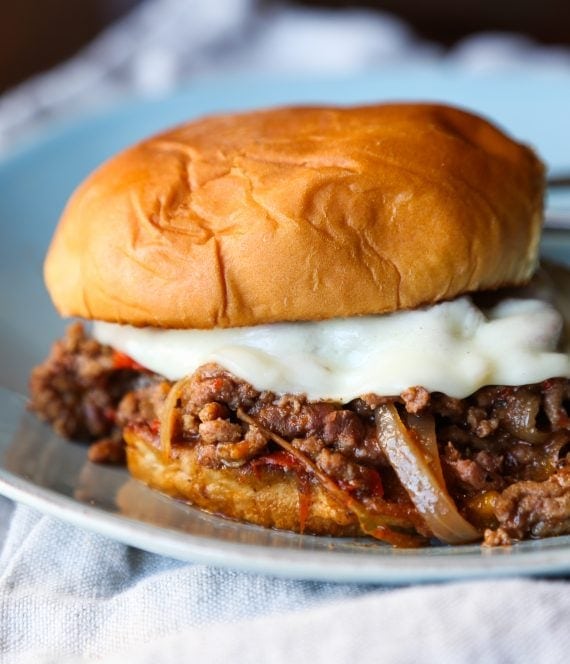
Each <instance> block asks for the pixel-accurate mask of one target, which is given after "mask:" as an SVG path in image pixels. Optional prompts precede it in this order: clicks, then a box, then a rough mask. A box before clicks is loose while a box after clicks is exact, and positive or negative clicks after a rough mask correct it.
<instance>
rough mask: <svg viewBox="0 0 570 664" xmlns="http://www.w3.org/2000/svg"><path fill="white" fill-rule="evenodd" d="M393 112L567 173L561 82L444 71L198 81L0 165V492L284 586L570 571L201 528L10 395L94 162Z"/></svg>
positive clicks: (568, 80)
mask: <svg viewBox="0 0 570 664" xmlns="http://www.w3.org/2000/svg"><path fill="white" fill-rule="evenodd" d="M404 99H418V100H441V101H447V102H452V103H455V104H459V105H462V106H466V107H469V108H472V109H474V110H476V111H479V112H481V113H483V114H485V115H487V116H489V117H490V118H492V119H493V120H495V121H496V122H498V123H499V124H501V125H503V126H504V127H508V129H509V131H510V132H511V133H512V134H514V135H515V136H517V137H518V138H519V139H522V140H524V141H526V142H528V143H531V144H533V145H534V146H535V147H536V148H537V149H538V150H539V152H540V153H541V154H542V155H543V157H544V158H545V159H546V161H547V162H548V164H549V166H550V167H551V168H552V169H553V170H558V171H561V170H564V169H565V168H566V169H567V168H568V166H569V165H570V129H569V126H568V123H569V119H570V76H563V75H560V74H559V75H552V76H549V77H541V78H536V77H532V76H530V75H522V74H520V75H516V76H508V77H507V76H493V77H482V76H476V75H469V76H466V75H464V74H460V73H459V72H457V71H456V70H453V69H445V68H442V69H440V70H437V71H434V70H431V69H425V70H423V69H413V70H401V69H399V70H394V72H393V73H384V74H378V75H374V76H365V77H358V78H350V79H344V80H339V79H336V80H320V81H315V80H278V81H276V80H269V81H259V80H247V79H243V78H241V79H239V80H233V81H209V82H202V83H200V84H196V85H194V86H192V87H189V88H187V89H185V90H182V91H179V92H177V93H175V94H172V95H170V96H168V97H165V98H163V99H155V100H139V101H133V102H131V103H128V104H124V105H122V106H120V107H118V108H114V109H110V110H108V111H107V112H103V113H100V114H98V115H94V116H91V117H88V118H82V119H79V120H75V121H74V122H72V123H68V124H66V125H61V126H57V127H52V128H51V130H50V131H49V132H48V133H45V134H43V135H41V136H36V137H34V138H33V140H30V141H29V142H28V143H27V144H26V145H24V146H21V147H19V148H18V149H17V150H16V151H14V152H13V153H12V154H11V155H9V156H8V157H6V158H4V160H3V161H2V162H0V229H1V230H0V284H1V288H0V321H1V328H0V368H1V372H0V385H1V386H3V387H4V388H7V389H3V390H0V492H1V493H4V494H5V495H8V496H11V497H13V498H15V499H18V500H21V501H23V502H27V503H29V504H32V505H34V506H36V507H38V508H39V509H43V510H45V511H46V512H50V513H54V514H57V515H58V516H60V517H61V518H63V519H67V520H69V521H71V522H73V523H76V524H79V525H82V526H84V527H85V528H90V529H93V530H97V531H98V532H102V533H105V534H107V535H109V536H111V537H114V538H117V539H119V540H122V541H125V542H128V543H131V544H135V545H137V546H140V547H142V548H146V549H148V550H150V551H156V552H158V553H164V554H168V555H174V556H177V557H179V558H182V559H188V560H201V561H204V562H211V563H215V564H218V565H231V566H234V567H239V568H242V569H249V570H253V571H259V572H266V573H270V574H278V575H284V576H295V577H299V578H319V579H333V580H341V579H342V580H354V581H377V582H403V581H428V580H434V579H445V578H457V577H474V576H488V575H504V574H516V573H525V574H530V573H541V574H555V573H560V572H565V571H568V570H569V569H570V538H568V537H564V538H556V539H551V540H546V541H544V542H543V541H539V542H525V543H523V544H522V545H519V546H515V547H512V548H511V549H508V550H505V549H501V550H495V551H484V550H482V549H480V548H479V547H477V546H469V547H438V548H434V549H430V550H424V551H415V552H410V551H400V552H397V551H396V552H395V551H393V550H391V549H390V548H387V547H384V546H382V545H378V544H376V543H374V542H369V541H362V540H330V539H327V538H314V537H303V536H298V535H291V534H289V533H275V532H273V531H264V530H262V529H259V528H256V527H253V526H246V525H242V524H235V523H231V522H228V521H226V520H224V519H220V518H216V517H212V516H208V515H203V514H202V513H200V512H197V511H196V510H193V509H192V508H191V507H188V506H186V505H181V504H179V503H176V502H174V501H171V500H168V499H165V498H163V497H162V496H160V495H158V494H156V493H155V492H152V491H149V490H147V489H146V488H145V487H144V486H142V485H140V484H138V483H136V482H134V481H133V480H130V479H129V477H128V475H127V473H126V471H124V470H122V469H111V468H104V467H94V466H92V465H91V464H89V463H88V462H86V459H85V450H84V448H83V447H80V446H77V445H70V444H69V443H66V442H64V441H62V440H61V439H59V438H58V437H57V436H54V435H53V434H52V433H51V432H49V431H48V430H47V429H45V428H44V427H42V426H41V425H39V424H38V423H37V422H35V420H34V419H33V418H31V417H30V416H29V415H26V413H25V409H24V406H23V401H22V400H21V399H19V398H18V397H16V396H15V394H14V393H21V394H24V393H25V391H26V383H27V376H28V374H29V371H30V369H31V367H32V366H33V365H34V364H35V363H37V362H38V361H40V360H41V359H42V358H43V357H44V356H45V354H46V353H47V351H48V349H49V347H50V345H51V343H52V342H53V340H54V339H56V338H57V337H58V336H59V335H60V334H61V332H62V329H63V326H64V324H63V322H62V321H61V320H60V319H59V318H58V316H57V315H56V314H55V312H54V311H53V309H52V306H51V304H50V302H49V298H48V296H47V294H46V292H45V289H44V287H43V282H42V261H43V256H44V254H45V251H46V248H47V245H48V243H49V239H50V237H51V235H52V233H53V230H54V227H55V224H56V222H57V219H58V217H59V214H60V213H61V210H62V208H63V206H64V204H65V201H66V199H67V198H68V196H69V194H70V193H71V191H72V190H73V188H74V187H75V186H76V185H77V184H78V183H79V182H80V181H81V180H82V179H83V178H84V177H85V176H86V175H87V174H88V173H89V171H91V170H92V169H93V168H94V167H95V166H97V165H98V164H99V163H100V162H101V161H102V160H104V159H105V158H107V157H109V156H110V155H112V154H113V153H114V152H116V151H117V150H118V149H120V148H122V147H124V146H126V145H128V144H129V143H132V142H133V141H135V140H137V139H139V138H142V137H143V136H145V135H147V134H149V133H151V132H154V131H156V130H158V129H161V128H164V127H166V126H168V125H171V124H173V123H176V122H180V121H182V120H185V119H188V118H191V117H196V116H198V115H202V114H204V113H210V112H216V111H228V110H237V109H245V108H254V107H260V106H270V105H275V104H285V103H343V104H349V103H356V102H371V101H378V100H404ZM560 201H562V202H561V203H560ZM557 204H560V205H562V206H564V205H566V202H564V201H563V200H562V199H559V201H558V203H557ZM544 252H545V253H546V254H547V255H549V256H553V257H555V258H557V259H558V260H561V261H564V262H568V263H570V243H569V242H568V239H567V236H566V235H565V234H564V232H556V233H550V234H549V235H548V236H547V237H546V238H545V242H544ZM137 505H138V506H141V505H142V506H144V509H142V510H137V509H135V508H136V506H137Z"/></svg>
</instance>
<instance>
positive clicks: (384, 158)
mask: <svg viewBox="0 0 570 664" xmlns="http://www.w3.org/2000/svg"><path fill="white" fill-rule="evenodd" d="M543 191H544V169H543V166H542V164H541V162H540V161H539V160H538V158H537V157H536V156H535V154H534V153H533V152H532V151H531V150H530V149H528V148H527V147H525V146H524V145H521V144H519V143H516V142H514V141H513V140H512V139H510V138H509V137H507V136H505V134H503V133H502V132H501V131H499V130H498V129H497V128H495V127H493V126H492V125H491V124H489V123H488V122H486V121H485V120H483V119H481V118H479V117H477V116H475V115H471V114H469V113H466V112H464V111H461V110H458V109H454V108H449V107H445V106H438V105H427V104H402V105H399V104H398V105H396V104H394V105H392V104H390V105H381V106H363V107H356V108H281V109H275V110H266V111H259V112H253V113H244V114H237V115H220V116H215V117H209V118H204V119H201V120H197V121H194V122H190V123H188V124H185V125H182V126H180V127H177V128H175V129H172V130H171V131H167V132H165V133H163V134H160V135H158V136H155V137H153V138H150V139H148V140H146V141H143V142H142V143H140V144H138V145H136V146H134V147H132V148H130V149H128V150H126V151H125V152H122V153H121V154H119V155H118V156H116V157H114V158H113V159H111V160H110V161H109V162H107V163H106V164H104V165H103V166H102V167H101V168H99V170H97V171H96V172H95V173H93V174H92V175H91V176H90V177H89V178H88V179H87V180H86V181H85V182H84V183H83V184H82V185H81V186H80V187H79V188H78V190H77V191H76V192H75V193H74V195H73V197H72V198H71V200H70V202H69V204H68V205H67V208H66V210H65V212H64V214H63V218H62V219H61V222H60V224H59V227H58V229H57V232H56V234H55V237H54V239H53V241H52V245H51V247H50V250H49V253H48V256H47V259H46V264H45V277H46V283H47V286H48V289H49V291H50V294H51V296H52V298H53V300H54V302H55V305H56V307H57V308H58V310H59V311H60V312H61V313H62V314H63V315H74V316H81V317H84V318H95V319H99V320H106V321H112V322H116V323H130V324H132V325H139V326H140V325H151V326H155V327H171V328H190V327H192V328H212V327H235V326H243V325H256V324H261V323H271V322H276V321H295V320H317V319H325V318H333V317H338V316H354V315H362V314H376V313H384V312H390V311H395V310H397V309H405V308H412V307H417V306H420V305H425V304H431V303H434V302H438V301H440V300H444V299H448V298H453V297H455V296H457V295H459V294H461V293H468V292H470V291H476V290H481V289H492V288H497V287H500V286H513V285H518V284H523V283H524V282H526V281H528V279H529V278H530V277H531V276H532V274H533V272H534V269H535V267H536V263H537V252H538V244H539V236H540V227H541V221H542V199H543Z"/></svg>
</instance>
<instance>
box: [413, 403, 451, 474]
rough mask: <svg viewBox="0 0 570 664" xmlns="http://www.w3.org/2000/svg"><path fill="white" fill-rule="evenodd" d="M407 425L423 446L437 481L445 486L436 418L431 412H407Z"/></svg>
mask: <svg viewBox="0 0 570 664" xmlns="http://www.w3.org/2000/svg"><path fill="white" fill-rule="evenodd" d="M406 425H407V427H408V429H410V430H411V431H410V432H409V433H413V434H414V435H415V437H416V440H417V442H418V443H419V444H420V445H421V446H422V448H423V449H422V452H423V455H424V459H425V460H426V462H427V464H428V465H429V467H430V468H431V470H432V472H433V474H434V475H435V477H436V479H437V481H438V482H439V483H440V484H441V485H442V486H445V480H444V479H443V469H442V467H441V459H440V458H439V450H438V449H437V438H436V436H435V419H434V417H433V415H430V414H429V413H422V414H420V415H412V414H411V413H407V414H406Z"/></svg>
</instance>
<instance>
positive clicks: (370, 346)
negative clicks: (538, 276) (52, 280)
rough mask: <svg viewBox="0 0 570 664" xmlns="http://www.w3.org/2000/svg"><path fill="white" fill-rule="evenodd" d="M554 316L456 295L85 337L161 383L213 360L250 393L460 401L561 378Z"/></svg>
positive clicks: (548, 310)
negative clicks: (407, 395)
mask: <svg viewBox="0 0 570 664" xmlns="http://www.w3.org/2000/svg"><path fill="white" fill-rule="evenodd" d="M562 327H563V320H562V317H561V315H560V314H559V313H558V312H557V311H556V309H555V308H554V307H553V306H552V305H551V304H548V303H547V302H543V301H540V300H535V299H532V300H515V299H512V300H504V301H502V302H501V303H499V304H498V305H497V306H495V307H494V308H492V309H489V310H487V311H485V312H483V311H482V310H481V309H479V308H477V307H476V306H475V305H474V304H473V302H472V301H471V299H470V298H468V297H461V298H458V299H456V300H452V301H450V302H443V303H441V304H437V305H434V306H431V307H426V308H423V309H417V310H413V311H401V312H396V313H392V314H385V315H379V316H363V317H356V318H339V319H332V320H327V321H317V322H300V323H276V324H272V325H259V326H256V327H243V328H229V329H213V330H163V329H154V328H148V327H147V328H135V327H131V326H128V325H115V324H111V323H104V322H95V324H94V329H93V336H94V337H95V338H96V339H97V340H98V341H100V342H102V343H105V344H109V345H111V346H113V347H114V348H116V349H118V350H120V351H122V352H124V353H126V354H127V355H129V356H130V357H132V358H133V359H134V360H136V361H137V362H139V363H140V364H142V365H143V366H145V367H147V368H148V369H151V370H152V371H155V372H157V373H159V374H162V375H163V376H165V377H166V378H168V379H170V380H177V379H179V378H182V377H184V376H186V375H188V374H190V373H192V372H193V371H194V370H195V369H197V368H198V367H199V366H200V365H202V364H204V363H206V362H217V363H218V364H220V365H221V366H223V367H225V368H226V369H227V370H229V371H230V372H231V373H233V374H235V375H236V376H238V377H240V378H242V379H244V380H246V381H248V382H249V383H251V384H252V385H254V386H255V387H256V388H257V389H258V390H271V391H273V392H276V393H278V394H283V393H305V394H307V396H308V397H309V398H311V399H334V400H339V401H342V402H347V401H350V400H351V399H353V398H355V397H358V396H359V395H362V394H366V393H369V392H373V393H376V394H379V395H396V394H400V393H401V392H402V391H403V390H405V389H406V388H408V387H411V386H416V385H421V386H423V387H425V388H426V389H427V390H429V391H430V392H433V391H438V392H444V393H445V394H448V395H450V396H453V397H458V398H464V397H466V396H468V395H469V394H471V393H473V392H475V391H476V390H477V389H479V388H480V387H483V386H484V385H523V384H527V383H535V382H539V381H541V380H544V379H546V378H552V377H556V376H564V377H570V356H569V355H568V354H566V353H561V352H556V348H557V344H558V340H559V337H560V334H561V331H562Z"/></svg>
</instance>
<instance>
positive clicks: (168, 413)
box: [160, 376, 192, 462]
mask: <svg viewBox="0 0 570 664" xmlns="http://www.w3.org/2000/svg"><path fill="white" fill-rule="evenodd" d="M191 380H192V376H186V377H184V378H181V379H180V380H179V381H177V382H176V383H174V385H173V386H172V387H171V388H170V392H169V393H168V396H167V397H166V399H165V401H164V403H163V404H162V410H161V412H160V450H161V453H162V460H163V461H164V462H166V461H168V459H169V458H170V451H171V449H172V437H173V433H174V425H175V422H176V408H177V407H178V400H179V399H180V395H181V394H182V390H183V389H184V387H185V385H186V383H189V382H190V381H191Z"/></svg>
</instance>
